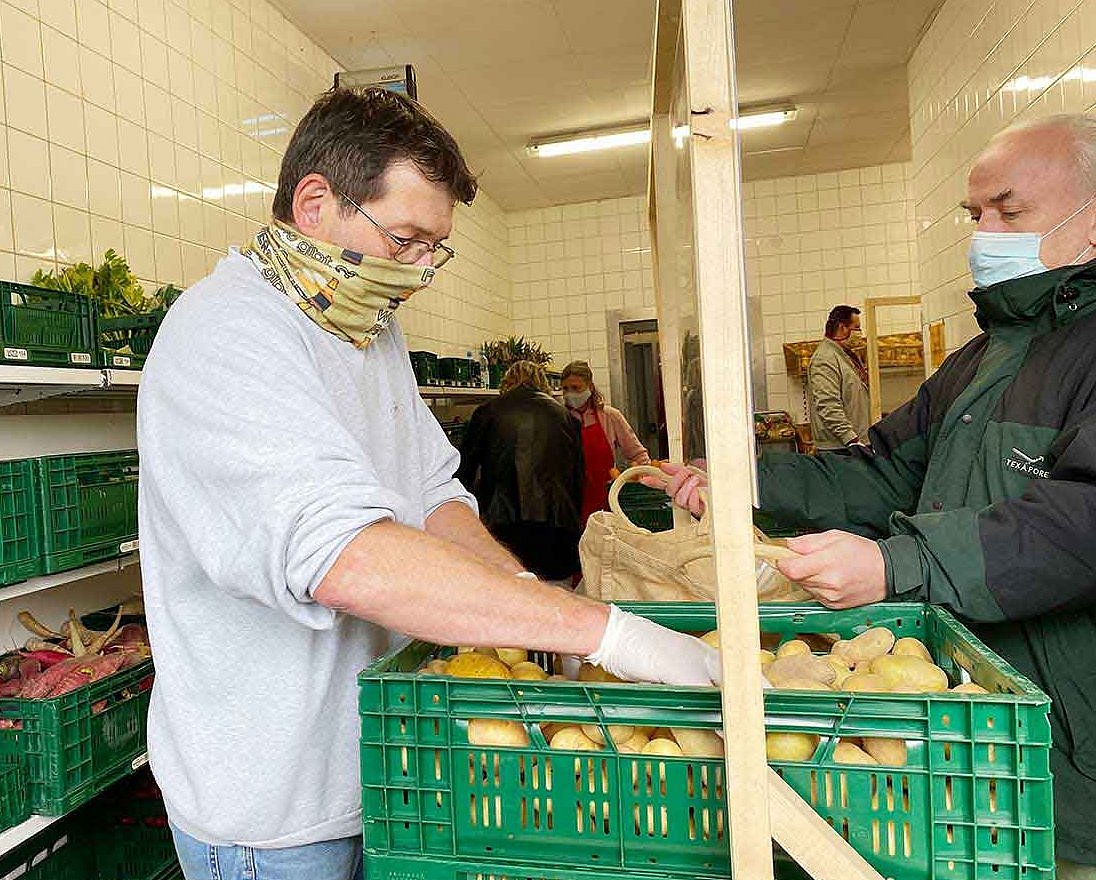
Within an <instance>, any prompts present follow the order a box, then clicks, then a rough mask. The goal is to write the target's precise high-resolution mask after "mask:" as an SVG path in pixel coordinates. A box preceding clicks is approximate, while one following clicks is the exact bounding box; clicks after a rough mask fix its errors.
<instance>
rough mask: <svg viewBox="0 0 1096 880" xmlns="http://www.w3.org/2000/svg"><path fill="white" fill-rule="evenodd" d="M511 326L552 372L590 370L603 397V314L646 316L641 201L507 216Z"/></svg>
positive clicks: (650, 303) (647, 250)
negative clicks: (538, 349) (548, 355)
mask: <svg viewBox="0 0 1096 880" xmlns="http://www.w3.org/2000/svg"><path fill="white" fill-rule="evenodd" d="M506 219H507V222H508V226H509V237H510V238H509V240H510V262H511V264H512V272H513V326H514V331H515V333H517V334H521V335H525V336H530V337H532V338H533V339H535V340H537V341H540V342H542V343H543V344H544V347H545V348H546V349H547V350H548V351H550V352H552V356H553V366H554V368H555V369H557V370H558V369H561V368H562V367H563V366H564V365H565V364H566V363H567V362H568V361H570V360H573V359H575V358H581V359H583V360H587V361H589V362H590V366H591V368H592V369H593V371H594V374H595V381H596V382H597V385H598V387H599V388H600V389H601V390H602V391H604V392H605V393H606V395H608V392H609V359H608V333H607V329H606V321H605V313H606V312H607V311H618V310H621V309H624V310H628V311H634V310H637V309H644V308H654V304H655V294H654V277H653V275H652V272H651V237H650V232H649V230H648V226H647V207H646V199H645V198H644V197H642V196H634V197H631V198H624V199H607V200H604V201H599V202H582V203H579V204H574V205H563V206H561V207H554V208H542V209H535V210H531V211H517V212H512V213H510V214H508V215H507V217H506Z"/></svg>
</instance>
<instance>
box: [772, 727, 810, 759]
mask: <svg viewBox="0 0 1096 880" xmlns="http://www.w3.org/2000/svg"><path fill="white" fill-rule="evenodd" d="M817 748H818V737H817V736H815V735H814V734H813V733H783V732H774V733H766V734H765V757H766V758H768V759H769V760H770V761H809V760H810V759H811V757H812V756H813V755H814V752H815V749H817Z"/></svg>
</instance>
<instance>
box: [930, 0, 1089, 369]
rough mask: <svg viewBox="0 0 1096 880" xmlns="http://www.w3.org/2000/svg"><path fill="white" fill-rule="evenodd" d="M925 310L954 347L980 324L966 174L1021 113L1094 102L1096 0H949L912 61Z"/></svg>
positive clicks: (1074, 108)
mask: <svg viewBox="0 0 1096 880" xmlns="http://www.w3.org/2000/svg"><path fill="white" fill-rule="evenodd" d="M909 80H910V108H911V119H910V131H911V138H912V144H913V168H914V175H913V193H914V198H915V199H916V214H917V217H918V222H919V227H920V231H919V235H918V254H919V262H920V265H921V282H922V288H923V291H924V293H925V318H926V320H929V321H931V320H937V319H940V318H943V319H944V320H945V325H944V326H945V341H946V344H947V348H948V350H949V351H952V350H954V349H956V348H958V347H959V346H960V345H961V344H962V343H963V342H965V341H966V340H967V339H969V338H970V337H971V336H972V335H973V334H974V333H976V332H977V327H976V325H975V324H974V321H973V316H972V308H971V305H970V301H969V300H968V299H967V296H966V292H967V290H968V289H969V287H970V277H969V274H968V270H967V262H966V252H967V241H968V236H969V233H970V231H971V227H970V225H969V223H968V222H967V220H966V212H965V211H962V210H961V209H959V207H958V205H959V202H960V201H961V200H962V198H963V196H964V195H965V193H966V174H967V171H968V169H969V167H970V165H971V163H972V162H973V160H974V158H975V157H976V156H977V154H978V152H979V151H980V150H981V148H982V147H983V146H984V145H985V143H986V141H988V140H989V138H990V137H992V136H993V135H994V134H995V133H996V132H998V131H999V130H1001V129H1002V128H1004V127H1005V126H1006V125H1008V124H1009V123H1011V122H1013V121H1015V120H1018V119H1029V118H1033V117H1035V116H1042V115H1046V114H1049V113H1062V112H1068V113H1079V112H1090V111H1092V110H1093V109H1094V108H1096V0H986V2H982V3H971V2H967V0H948V2H947V3H945V4H944V6H943V8H942V9H941V10H940V14H939V16H938V17H937V19H936V21H935V23H934V24H933V25H932V27H931V28H930V29H929V31H928V33H927V34H926V35H925V37H924V39H923V40H922V41H921V43H920V45H919V46H918V47H917V50H916V51H915V52H914V54H913V57H912V58H911V60H910V65H909Z"/></svg>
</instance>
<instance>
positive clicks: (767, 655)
mask: <svg viewBox="0 0 1096 880" xmlns="http://www.w3.org/2000/svg"><path fill="white" fill-rule="evenodd" d="M775 659H776V654H774V653H773V652H772V651H766V650H765V649H764V648H762V649H761V668H762V669H764V668H765V667H766V666H768V665H769V664H770V663H772V662H773V661H774V660H775Z"/></svg>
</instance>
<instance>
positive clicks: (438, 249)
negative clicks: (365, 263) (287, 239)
mask: <svg viewBox="0 0 1096 880" xmlns="http://www.w3.org/2000/svg"><path fill="white" fill-rule="evenodd" d="M338 195H339V196H340V197H341V198H343V199H344V200H345V201H346V202H347V203H348V204H350V205H353V207H354V208H355V209H356V210H357V212H358V213H359V214H361V215H362V216H363V217H364V218H365V219H366V220H368V221H369V222H370V223H372V224H373V225H374V226H376V227H377V229H379V230H380V231H381V232H382V233H383V234H384V235H385V236H387V237H388V238H389V239H390V240H391V241H392V243H393V244H395V245H396V250H395V251H394V252H393V254H392V259H393V260H395V261H396V262H397V263H403V264H404V265H408V266H410V265H413V264H415V263H417V262H418V261H419V260H421V259H422V258H423V257H424V256H426V255H427V254H430V255H431V257H432V259H431V262H430V265H432V266H433V267H434V268H435V269H437V268H440V267H441V266H444V265H445V264H446V263H448V262H449V261H450V260H451V259H453V257H455V256H456V255H457V253H456V251H454V250H453V249H452V248H451V247H448V246H447V245H444V244H442V243H441V242H440V241H439V242H434V243H433V244H431V243H430V242H428V241H423V240H422V239H421V238H404V237H403V236H402V235H396V234H395V233H394V232H389V231H388V229H387V227H385V226H384V225H382V224H380V223H378V222H377V221H376V220H374V219H373V218H372V217H371V216H370V215H369V212H368V211H366V210H365V208H363V207H362V206H361V205H359V204H358V203H357V202H355V201H354V200H353V199H351V198H350V197H349V196H347V195H346V194H345V193H341V192H340V193H338Z"/></svg>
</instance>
